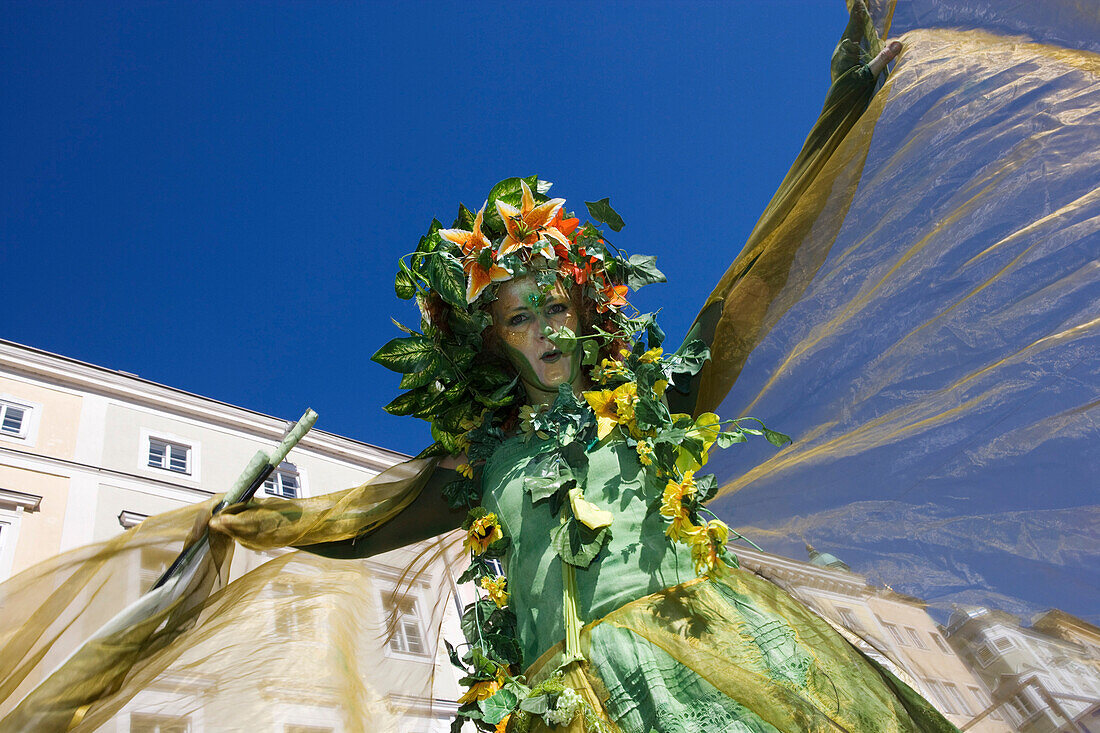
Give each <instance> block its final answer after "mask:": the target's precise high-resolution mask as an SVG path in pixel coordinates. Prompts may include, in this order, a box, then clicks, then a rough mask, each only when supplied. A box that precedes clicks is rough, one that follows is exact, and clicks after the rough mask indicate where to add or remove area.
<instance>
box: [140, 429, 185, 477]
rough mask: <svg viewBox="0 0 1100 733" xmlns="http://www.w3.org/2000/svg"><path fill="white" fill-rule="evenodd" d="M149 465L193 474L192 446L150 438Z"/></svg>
mask: <svg viewBox="0 0 1100 733" xmlns="http://www.w3.org/2000/svg"><path fill="white" fill-rule="evenodd" d="M149 465H150V466H152V467H153V468H163V469H165V470H168V471H176V472H177V473H187V474H189V473H191V446H189V445H182V444H180V443H171V442H169V441H167V440H161V439H160V438H149Z"/></svg>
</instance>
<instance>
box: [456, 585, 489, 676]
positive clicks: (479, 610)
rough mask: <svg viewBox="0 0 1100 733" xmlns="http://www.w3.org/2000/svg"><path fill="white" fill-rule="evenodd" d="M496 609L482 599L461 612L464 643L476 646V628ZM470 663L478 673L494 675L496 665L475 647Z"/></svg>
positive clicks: (479, 636)
mask: <svg viewBox="0 0 1100 733" xmlns="http://www.w3.org/2000/svg"><path fill="white" fill-rule="evenodd" d="M496 607H497V604H495V603H493V602H492V601H490V600H488V599H486V598H482V599H481V600H479V601H476V602H474V603H471V604H470V605H468V606H466V608H465V610H464V611H463V612H462V622H461V624H460V626H461V627H462V634H463V635H464V636H465V637H466V641H468V642H470V643H471V644H476V643H477V641H478V639H480V638H481V635H480V634H479V632H478V627H479V626H481V625H482V624H484V623H485V621H486V619H488V618H489V614H491V613H492V612H493V609H495V608H496ZM471 662H472V663H473V665H474V668H475V670H476V671H477V672H479V673H484V674H486V675H488V676H489V677H492V676H494V675H495V674H496V664H495V663H493V662H491V661H490V660H489V659H488V658H487V657H485V656H484V655H483V654H481V653H480V652H479V651H478V650H477V648H476V647H475V648H474V649H473V652H472V656H471Z"/></svg>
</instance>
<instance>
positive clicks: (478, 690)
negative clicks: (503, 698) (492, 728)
mask: <svg viewBox="0 0 1100 733" xmlns="http://www.w3.org/2000/svg"><path fill="white" fill-rule="evenodd" d="M504 681H505V677H504V670H503V669H500V668H498V669H497V678H496V679H495V680H478V681H477V682H475V683H474V684H472V685H470V689H468V690H466V694H465V695H463V696H462V697H460V698H458V704H459V705H465V704H466V703H468V702H477V701H478V700H486V699H488V698H490V697H492V696H493V695H495V694H496V693H497V691H498V690H499V689H500V688H501V687H503V686H504Z"/></svg>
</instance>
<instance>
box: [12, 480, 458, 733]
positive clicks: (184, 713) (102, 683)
mask: <svg viewBox="0 0 1100 733" xmlns="http://www.w3.org/2000/svg"><path fill="white" fill-rule="evenodd" d="M434 463H435V462H434V461H432V460H414V461H409V462H407V463H403V464H400V465H398V466H395V467H394V468H392V469H390V470H388V471H386V472H384V473H382V474H380V475H379V476H377V477H375V478H374V479H373V480H372V481H369V482H367V483H366V484H364V485H362V486H359V487H356V488H354V489H350V490H347V491H343V492H338V493H336V494H331V495H328V496H326V497H324V498H317V499H303V500H297V501H286V500H278V501H275V500H258V501H257V502H256V505H255V509H254V510H253V511H250V512H247V513H246V514H245V515H241V516H235V517H233V518H232V519H233V521H232V528H233V531H234V533H235V536H236V538H237V540H238V541H239V542H241V543H242V544H247V545H248V546H249V547H251V548H253V549H255V550H263V551H266V552H259V553H257V552H250V551H249V550H246V549H242V548H237V550H236V557H234V543H233V542H232V541H231V540H230V539H229V538H228V536H226V535H224V534H221V533H217V532H215V533H213V534H212V535H211V549H210V551H209V552H208V553H206V555H205V556H204V560H203V561H202V562H201V563H199V565H198V566H197V568H196V570H195V571H194V572H193V573H190V574H188V575H186V576H185V577H184V578H182V580H181V581H180V582H179V583H178V584H175V585H173V584H172V583H169V584H167V585H165V586H164V587H163V588H162V589H161V593H162V597H159V598H158V597H157V595H156V592H154V593H153V594H148V593H146V591H148V590H149V589H150V587H151V586H152V584H153V583H154V582H155V581H156V579H157V578H158V577H159V576H160V574H161V573H162V572H163V571H164V570H165V569H166V568H167V567H168V565H169V564H170V563H171V561H172V560H173V559H174V558H175V557H176V555H177V554H178V553H179V551H180V550H181V549H182V548H183V547H184V546H185V545H186V544H190V542H191V541H193V540H194V539H195V538H196V537H197V536H199V534H201V530H202V529H203V528H204V527H205V526H206V525H207V523H208V522H209V519H210V512H211V509H212V508H213V506H214V504H215V502H216V499H211V500H210V501H207V502H205V503H204V504H200V505H195V506H192V507H187V508H184V509H180V510H177V511H175V512H170V513H168V514H163V515H159V516H155V517H150V518H149V519H147V520H145V521H144V522H142V523H141V524H140V525H138V526H137V527H135V528H133V529H131V530H129V531H127V532H125V533H124V534H122V535H120V536H118V537H116V538H114V539H112V540H110V541H108V542H103V543H99V544H95V545H90V546H87V547H83V548H80V549H77V550H74V551H71V552H67V553H64V554H62V555H59V556H58V557H56V558H53V559H52V560H50V561H48V562H45V563H42V564H40V565H38V566H35V567H33V568H31V569H30V570H28V571H26V572H24V573H21V574H19V575H17V576H16V577H14V578H12V579H11V580H9V581H7V582H6V583H4V584H3V585H2V586H0V617H2V618H3V619H4V629H3V632H2V636H0V648H2V649H3V652H2V654H0V679H2V680H3V682H2V691H3V694H2V695H0V698H2V699H3V703H2V705H0V730H3V731H28V730H35V731H51V730H60V731H63V730H75V731H94V730H98V729H100V727H101V726H103V725H104V724H105V723H107V722H108V721H110V720H111V719H112V718H114V717H115V716H122V717H126V716H128V715H130V714H131V713H130V710H131V708H132V707H133V705H132V704H131V703H132V702H133V701H134V700H136V699H140V700H141V702H142V704H141V706H140V709H141V711H142V712H141V713H140V714H136V716H137V717H136V718H133V719H135V720H138V721H139V723H140V722H141V721H145V722H147V723H149V724H163V725H170V724H171V721H173V720H176V721H179V720H182V719H185V718H186V719H190V720H196V719H197V718H200V717H204V718H205V719H206V722H205V724H206V726H207V729H208V730H243V729H250V730H281V729H282V721H294V720H298V721H299V722H300V721H302V720H305V721H313V722H314V723H316V724H317V727H319V729H332V730H345V731H374V730H393V729H396V728H397V726H398V724H399V721H401V720H402V719H403V717H404V716H406V715H409V714H414V715H417V716H418V717H419V718H421V719H422V718H424V717H431V716H433V715H438V712H436V713H433V711H432V710H431V700H432V693H433V685H434V683H435V680H434V679H433V676H432V670H434V668H435V666H434V665H435V663H436V662H437V661H438V660H437V652H438V649H437V646H438V644H437V641H438V638H439V626H440V623H441V619H442V616H443V612H444V610H445V606H444V605H443V603H445V602H446V601H447V600H448V598H449V594H445V595H442V596H441V595H440V594H439V593H438V584H439V583H440V580H441V579H443V580H444V587H447V586H446V581H447V580H448V579H449V576H450V571H449V569H448V568H447V567H446V564H447V562H448V558H450V557H452V556H453V553H451V552H449V548H448V547H447V546H445V544H444V543H443V542H442V541H434V542H432V543H428V544H427V545H424V546H420V547H417V548H414V549H409V550H402V551H395V552H393V553H388V554H387V555H384V556H379V557H378V558H375V559H373V560H372V561H370V562H363V561H360V562H348V561H341V560H329V559H326V558H322V557H317V556H314V555H310V554H307V553H301V552H286V551H285V550H282V549H281V548H284V547H285V546H287V545H289V544H291V543H295V542H303V543H310V542H323V541H333V540H339V539H345V538H348V537H354V536H357V535H358V534H360V533H361V532H364V531H367V530H369V529H370V528H371V527H372V526H376V525H378V524H380V523H383V522H385V521H386V520H387V519H388V518H389V517H390V516H392V515H393V514H395V513H396V512H397V511H400V509H401V508H402V507H403V506H404V505H405V504H406V503H407V502H408V501H411V500H412V498H414V497H415V496H416V494H417V492H418V491H419V490H420V488H421V486H422V484H423V480H424V478H425V476H426V475H427V473H426V472H427V471H428V470H430V469H431V468H432V467H433V466H434ZM230 580H231V581H232V582H228V581H230ZM399 586H401V587H402V588H403V589H404V590H402V591H401V592H395V591H397V589H398V587H399ZM143 593H145V595H142V594H143ZM413 604H418V605H419V608H415V609H414V608H413ZM413 610H415V611H416V615H415V617H412V621H410V620H409V619H410V617H411V616H410V614H411V612H412V611H413ZM442 683H443V684H442V688H441V692H442V696H443V697H444V698H446V697H448V696H450V697H451V698H452V699H453V697H455V692H456V690H455V688H454V684H453V680H443V681H442ZM448 683H449V684H448ZM437 692H440V690H437ZM410 703H411V704H414V705H416V706H417V707H418V708H419V709H414V710H409V709H408V707H409V704H410ZM156 721H160V723H157V722H156Z"/></svg>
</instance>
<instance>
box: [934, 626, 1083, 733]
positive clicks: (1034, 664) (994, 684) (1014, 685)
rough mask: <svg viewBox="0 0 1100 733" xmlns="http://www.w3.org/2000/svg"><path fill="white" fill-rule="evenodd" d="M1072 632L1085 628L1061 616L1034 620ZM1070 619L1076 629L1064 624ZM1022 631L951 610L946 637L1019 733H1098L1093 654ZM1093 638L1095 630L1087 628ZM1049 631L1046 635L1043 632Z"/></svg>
mask: <svg viewBox="0 0 1100 733" xmlns="http://www.w3.org/2000/svg"><path fill="white" fill-rule="evenodd" d="M1055 617H1060V619H1061V622H1062V623H1059V624H1058V625H1060V626H1065V627H1067V628H1072V629H1074V630H1078V629H1085V628H1087V627H1089V626H1090V625H1089V624H1086V623H1084V622H1083V621H1081V620H1080V619H1075V618H1074V617H1072V616H1070V615H1069V614H1066V613H1064V612H1061V611H1057V612H1047V613H1046V614H1042V615H1041V616H1040V617H1039V619H1038V620H1039V621H1043V620H1046V621H1047V622H1048V624H1049V625H1051V626H1053V625H1054V621H1055ZM1066 619H1071V620H1073V621H1075V622H1077V623H1076V624H1073V625H1072V626H1071V625H1070V624H1068V623H1065V621H1066ZM1041 628H1045V626H1044V624H1042V623H1040V624H1039V628H1035V627H1031V628H1029V627H1025V626H1022V625H1021V624H1020V619H1019V618H1017V617H1016V616H1013V615H1012V614H1009V613H1005V612H1004V611H998V610H991V609H988V608H980V607H976V608H962V607H959V608H956V610H955V612H954V613H952V614H951V618H950V620H949V621H948V625H947V631H946V635H947V638H948V640H949V641H950V642H951V644H952V645H953V646H954V647H955V648H956V649H958V650H959V654H960V655H961V656H963V657H964V658H966V659H967V660H968V661H969V662H970V664H971V665H972V666H973V668H974V669H975V670H976V671H977V673H978V674H979V675H980V676H981V677H982V678H983V679H984V680H985V682H986V684H987V685H988V686H989V688H990V689H991V690H992V691H993V700H994V702H995V703H997V704H998V705H999V708H998V709H999V710H1004V711H1005V712H1006V714H1007V715H1008V716H1009V717H1010V718H1011V719H1012V720H1013V722H1014V723H1015V724H1016V726H1017V727H1018V728H1019V730H1020V731H1023V732H1024V733H1047V732H1048V731H1063V730H1065V731H1100V716H1098V714H1097V710H1098V708H1100V666H1097V664H1096V649H1095V648H1093V647H1091V645H1089V644H1087V643H1086V642H1085V637H1084V636H1083V635H1082V636H1080V637H1078V638H1077V639H1074V638H1073V637H1070V638H1059V637H1058V636H1053V635H1050V634H1049V633H1043V631H1041V630H1040V629H1041ZM1091 628H1092V629H1093V631H1092V632H1091V633H1092V634H1093V635H1095V634H1096V631H1095V627H1091ZM1048 631H1049V629H1048Z"/></svg>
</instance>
